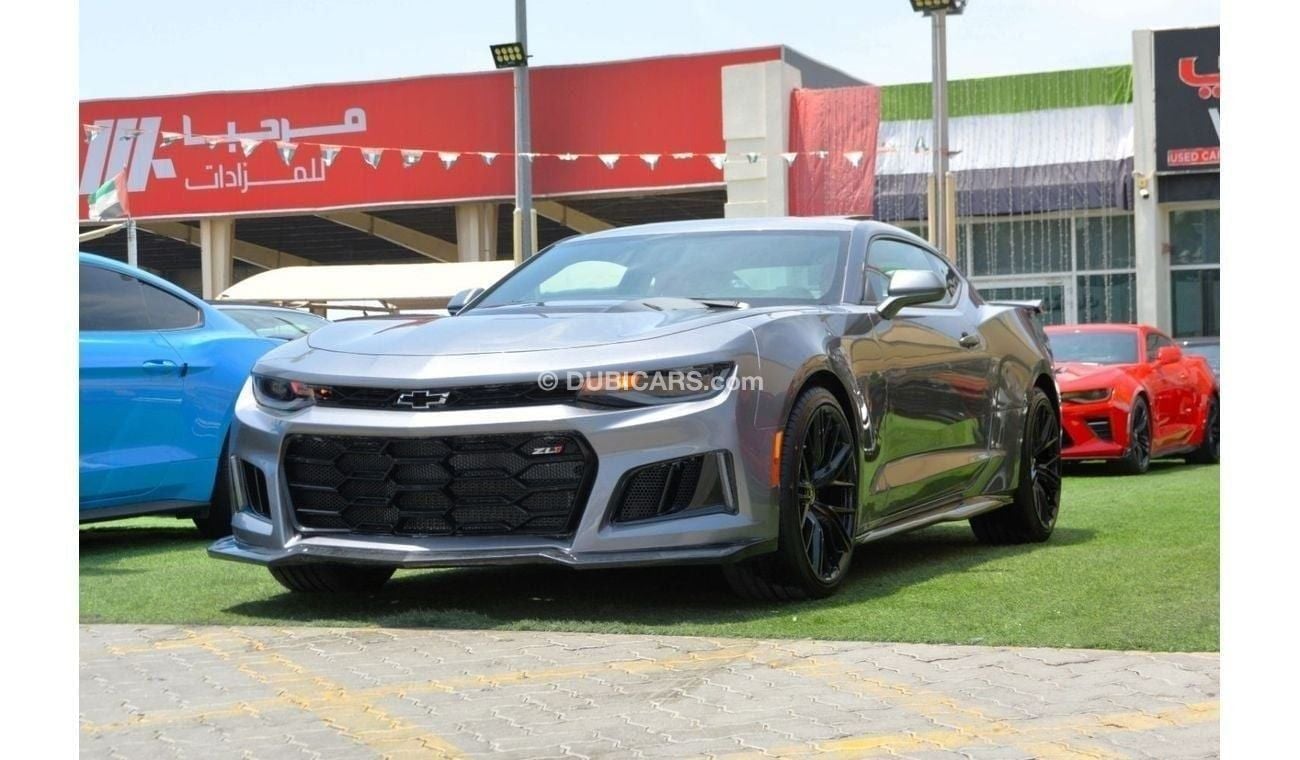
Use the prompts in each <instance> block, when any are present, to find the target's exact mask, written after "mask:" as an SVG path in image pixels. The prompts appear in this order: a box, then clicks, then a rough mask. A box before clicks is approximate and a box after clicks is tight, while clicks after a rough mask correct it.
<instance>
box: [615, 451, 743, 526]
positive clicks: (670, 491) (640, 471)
mask: <svg viewBox="0 0 1300 760" xmlns="http://www.w3.org/2000/svg"><path fill="white" fill-rule="evenodd" d="M617 493H618V496H617V497H615V500H614V503H615V504H616V505H617V507H616V509H615V511H614V515H613V518H612V520H613V522H616V523H630V522H639V521H642V520H653V519H656V518H660V517H667V516H671V515H679V514H683V513H687V512H699V511H702V510H726V511H734V509H735V506H734V505H735V503H736V500H735V494H734V492H733V489H732V485H731V464H730V457H729V456H728V455H727V453H726V452H722V451H715V452H712V453H709V454H700V455H698V456H693V457H684V458H682V459H673V460H669V461H666V462H658V463H656V464H652V465H647V466H645V467H639V468H637V469H635V470H632V471H631V472H629V473H628V474H627V475H624V476H623V480H622V483H621V484H620V486H619V488H618V490H617Z"/></svg>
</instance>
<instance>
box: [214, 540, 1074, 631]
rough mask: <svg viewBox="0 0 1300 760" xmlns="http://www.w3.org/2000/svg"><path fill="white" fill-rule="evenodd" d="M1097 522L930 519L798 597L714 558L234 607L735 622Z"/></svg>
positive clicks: (838, 603)
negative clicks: (1000, 540) (1006, 525)
mask: <svg viewBox="0 0 1300 760" xmlns="http://www.w3.org/2000/svg"><path fill="white" fill-rule="evenodd" d="M1094 533H1095V532H1094V531H1092V530H1087V529H1079V528H1058V529H1057V531H1056V533H1055V535H1053V537H1052V539H1051V541H1050V542H1048V543H1044V544H1028V545H1019V546H997V547H992V546H982V545H980V544H978V543H977V542H976V541H975V539H974V537H973V536H972V535H971V533H970V531H969V529H967V528H966V527H965V526H964V525H963V526H944V527H936V528H930V529H927V530H923V531H919V532H917V533H914V534H910V535H905V536H899V537H896V538H892V539H887V540H884V541H880V542H877V543H871V544H866V545H865V546H861V547H859V549H858V556H857V557H856V558H855V561H854V564H853V567H852V569H851V570H850V575H849V577H848V578H847V579H846V581H845V584H844V586H843V587H842V588H841V589H840V590H839V592H838V593H837V594H836V595H834V596H832V597H830V598H828V599H821V600H814V601H808V602H799V603H765V602H753V601H746V600H743V599H740V598H738V597H736V596H734V595H733V594H731V592H730V591H729V590H728V588H727V586H726V583H725V581H724V580H723V578H722V573H721V571H720V570H719V569H718V568H717V567H712V566H684V567H659V568H622V569H602V570H587V571H578V570H572V569H569V568H563V567H552V566H516V567H510V568H462V569H454V570H434V571H408V572H400V573H398V574H397V575H396V576H394V578H393V580H391V581H390V582H389V583H388V585H387V586H385V587H384V589H383V590H382V591H381V592H379V593H377V594H371V595H364V596H362V595H353V596H347V595H334V596H331V595H307V594H290V593H287V592H286V593H282V594H277V595H275V596H271V597H267V598H263V599H257V600H254V601H247V602H242V603H239V604H235V605H232V606H231V607H229V608H227V609H226V610H225V611H226V612H229V613H232V614H235V615H239V616H241V617H245V618H251V619H254V620H257V621H264V622H266V623H285V622H290V623H291V622H304V623H312V622H315V623H319V622H320V621H322V620H329V621H337V622H339V623H342V624H349V623H352V624H363V625H375V624H377V625H382V626H388V627H421V628H478V629H494V628H496V629H500V628H517V627H527V628H532V629H547V628H554V629H557V630H559V629H566V628H571V627H572V626H573V624H574V623H575V622H576V623H579V624H581V625H583V626H586V627H597V628H600V629H603V630H613V631H617V630H620V629H622V628H626V629H629V630H631V629H637V630H644V629H646V628H653V627H655V626H664V627H667V626H681V625H687V626H690V625H700V626H719V625H721V626H725V625H727V624H736V623H744V622H747V621H751V620H760V619H768V618H772V617H773V616H774V615H791V614H795V615H797V614H799V613H800V612H805V611H806V612H814V611H817V610H831V609H834V608H837V607H842V606H851V605H855V604H858V603H860V602H863V601H868V600H871V599H875V598H880V597H886V596H889V595H891V594H894V593H896V592H898V591H900V590H902V589H905V588H907V587H909V586H912V585H915V584H920V583H924V582H925V581H927V580H930V579H932V578H935V577H939V576H943V575H947V574H951V573H963V572H979V571H981V566H983V565H986V564H987V563H989V562H991V561H994V560H997V559H999V558H1005V557H1009V556H1014V555H1019V554H1024V553H1027V552H1037V551H1050V550H1052V549H1053V548H1054V547H1063V546H1069V545H1072V544H1080V543H1084V542H1087V541H1089V540H1091V539H1092V538H1093V536H1094Z"/></svg>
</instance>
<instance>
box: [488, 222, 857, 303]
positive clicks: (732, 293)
mask: <svg viewBox="0 0 1300 760" xmlns="http://www.w3.org/2000/svg"><path fill="white" fill-rule="evenodd" d="M848 240H849V235H848V232H838V231H821V230H796V231H775V230H767V231H736V232H729V231H724V232H685V233H682V232H679V233H663V234H651V235H637V236H617V237H607V238H595V239H577V240H573V241H571V242H561V243H559V244H557V245H555V246H554V247H553V248H551V249H550V250H548V251H546V252H545V253H543V254H541V255H539V256H537V257H536V258H535V259H533V260H532V261H529V262H528V263H527V264H525V265H524V266H523V267H521V268H519V269H517V270H515V272H514V273H512V274H511V275H510V276H509V277H508V278H507V279H506V280H504V281H503V282H501V283H500V284H498V285H497V286H496V287H495V288H493V289H492V290H491V291H489V292H488V293H487V294H486V295H485V296H483V298H482V299H481V300H480V301H479V302H478V303H477V304H475V305H474V309H485V308H493V307H498V306H507V305H513V304H537V303H551V302H555V301H611V300H613V301H631V300H639V299H645V298H659V297H676V298H696V299H704V300H719V301H723V300H726V301H744V302H746V303H751V304H813V303H833V302H837V301H839V298H840V292H841V283H842V280H843V272H844V260H845V256H846V255H847V250H848Z"/></svg>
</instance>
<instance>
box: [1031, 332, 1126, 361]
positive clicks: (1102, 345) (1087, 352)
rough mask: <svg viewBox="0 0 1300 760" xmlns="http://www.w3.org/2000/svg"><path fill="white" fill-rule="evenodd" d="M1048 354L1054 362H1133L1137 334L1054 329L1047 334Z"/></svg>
mask: <svg viewBox="0 0 1300 760" xmlns="http://www.w3.org/2000/svg"><path fill="white" fill-rule="evenodd" d="M1048 338H1049V339H1050V340H1051V344H1052V357H1053V358H1054V359H1055V360H1056V361H1057V362H1058V363H1061V362H1081V363H1085V364H1135V363H1136V362H1137V360H1138V359H1137V357H1138V341H1137V333H1134V332H1129V331H1127V330H1125V331H1118V330H1117V331H1115V332H1101V331H1079V332H1057V331H1053V332H1051V333H1049V334H1048Z"/></svg>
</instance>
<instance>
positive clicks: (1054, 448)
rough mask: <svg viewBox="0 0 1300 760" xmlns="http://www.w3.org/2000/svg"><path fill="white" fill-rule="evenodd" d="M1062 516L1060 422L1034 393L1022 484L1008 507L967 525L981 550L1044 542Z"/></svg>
mask: <svg viewBox="0 0 1300 760" xmlns="http://www.w3.org/2000/svg"><path fill="white" fill-rule="evenodd" d="M1060 511H1061V417H1060V414H1059V413H1058V412H1057V410H1056V407H1054V406H1053V405H1052V400H1051V399H1050V398H1048V396H1047V394H1046V393H1044V392H1043V389H1042V388H1038V387H1035V388H1034V389H1033V390H1032V391H1030V395H1029V408H1028V409H1027V410H1026V414H1025V435H1024V438H1023V439H1022V440H1021V443H1020V482H1019V483H1018V484H1017V485H1016V493H1015V496H1014V498H1013V500H1012V502H1011V503H1010V504H1008V505H1006V506H1005V507H1001V508H999V509H995V510H993V511H992V512H985V513H984V514H982V515H976V516H975V517H972V518H971V519H970V527H971V531H973V532H974V533H975V538H977V539H979V541H980V543H984V544H1025V543H1032V542H1039V541H1046V540H1047V539H1048V538H1049V537H1051V535H1052V531H1053V530H1054V529H1055V528H1056V518H1057V515H1059V514H1060Z"/></svg>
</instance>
